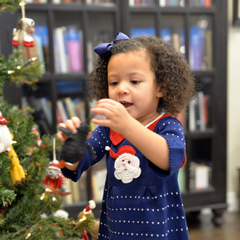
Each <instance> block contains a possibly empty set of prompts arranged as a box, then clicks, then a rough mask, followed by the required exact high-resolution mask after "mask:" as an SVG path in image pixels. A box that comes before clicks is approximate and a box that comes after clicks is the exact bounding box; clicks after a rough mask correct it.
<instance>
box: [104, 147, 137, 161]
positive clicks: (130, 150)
mask: <svg viewBox="0 0 240 240" xmlns="http://www.w3.org/2000/svg"><path fill="white" fill-rule="evenodd" d="M105 150H107V151H109V154H110V156H111V157H112V158H115V159H116V158H118V157H119V156H120V155H122V154H123V153H129V154H132V155H134V156H135V154H136V150H135V149H134V148H133V147H131V146H129V145H125V146H122V147H120V148H119V149H118V152H117V153H115V152H114V151H113V150H112V149H111V148H110V147H108V146H107V147H105Z"/></svg>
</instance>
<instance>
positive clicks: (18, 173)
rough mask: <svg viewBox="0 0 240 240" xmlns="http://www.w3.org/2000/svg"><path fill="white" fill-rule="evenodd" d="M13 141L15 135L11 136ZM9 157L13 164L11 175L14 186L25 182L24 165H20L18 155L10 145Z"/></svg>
mask: <svg viewBox="0 0 240 240" xmlns="http://www.w3.org/2000/svg"><path fill="white" fill-rule="evenodd" d="M11 136H12V139H13V135H12V134H11ZM7 155H8V156H9V157H10V158H11V160H12V163H11V167H10V175H11V178H12V181H13V183H14V184H19V183H20V182H22V181H24V180H25V173H24V170H23V167H22V165H21V164H20V161H19V158H18V155H17V153H16V152H15V150H14V148H13V146H12V145H10V151H8V152H7Z"/></svg>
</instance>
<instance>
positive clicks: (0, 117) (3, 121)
mask: <svg viewBox="0 0 240 240" xmlns="http://www.w3.org/2000/svg"><path fill="white" fill-rule="evenodd" d="M0 125H7V120H6V119H5V118H4V117H3V115H2V113H1V112H0Z"/></svg>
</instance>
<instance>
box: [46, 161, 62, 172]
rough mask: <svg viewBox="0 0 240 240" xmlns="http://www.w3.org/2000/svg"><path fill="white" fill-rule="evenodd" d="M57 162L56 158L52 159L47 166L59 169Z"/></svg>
mask: <svg viewBox="0 0 240 240" xmlns="http://www.w3.org/2000/svg"><path fill="white" fill-rule="evenodd" d="M58 164H59V162H58V161H57V160H53V161H52V162H51V164H50V166H49V167H48V168H51V169H58V170H60V168H59V166H58Z"/></svg>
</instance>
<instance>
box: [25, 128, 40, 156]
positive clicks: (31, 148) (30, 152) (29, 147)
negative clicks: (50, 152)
mask: <svg viewBox="0 0 240 240" xmlns="http://www.w3.org/2000/svg"><path fill="white" fill-rule="evenodd" d="M32 133H33V134H36V135H37V137H38V138H37V142H36V144H35V145H30V146H28V148H27V149H26V150H25V154H26V155H27V156H31V154H32V152H33V151H34V150H35V149H36V148H38V147H40V146H42V147H44V146H43V145H42V140H41V138H40V134H39V132H38V130H37V128H36V125H34V126H33V129H32Z"/></svg>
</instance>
